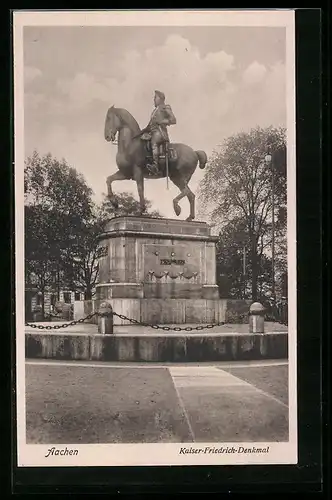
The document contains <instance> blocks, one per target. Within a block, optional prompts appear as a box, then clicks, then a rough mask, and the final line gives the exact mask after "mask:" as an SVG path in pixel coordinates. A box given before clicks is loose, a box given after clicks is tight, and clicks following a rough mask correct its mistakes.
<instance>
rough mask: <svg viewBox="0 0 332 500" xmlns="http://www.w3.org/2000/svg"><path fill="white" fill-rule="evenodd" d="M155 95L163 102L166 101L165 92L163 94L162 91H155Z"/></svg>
mask: <svg viewBox="0 0 332 500" xmlns="http://www.w3.org/2000/svg"><path fill="white" fill-rule="evenodd" d="M154 93H155V95H157V96H158V97H159V98H160V99H161V100H162V101H164V100H165V94H164V92H161V91H160V90H155V91H154Z"/></svg>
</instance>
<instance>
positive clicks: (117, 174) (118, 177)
mask: <svg viewBox="0 0 332 500" xmlns="http://www.w3.org/2000/svg"><path fill="white" fill-rule="evenodd" d="M125 179H126V177H125V176H124V174H123V173H122V172H120V170H118V171H117V172H115V174H112V175H109V176H108V177H107V179H106V184H107V197H108V199H109V200H110V202H111V203H112V205H113V207H114V208H118V207H119V204H118V201H117V199H116V197H115V196H114V193H113V190H112V182H114V181H123V180H125Z"/></svg>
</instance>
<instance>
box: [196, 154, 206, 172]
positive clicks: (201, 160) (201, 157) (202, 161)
mask: <svg viewBox="0 0 332 500" xmlns="http://www.w3.org/2000/svg"><path fill="white" fill-rule="evenodd" d="M195 153H196V154H197V156H198V161H199V165H198V166H199V168H201V169H203V168H204V167H205V165H206V163H207V156H206V153H205V151H195Z"/></svg>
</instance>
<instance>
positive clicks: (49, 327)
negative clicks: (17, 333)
mask: <svg viewBox="0 0 332 500" xmlns="http://www.w3.org/2000/svg"><path fill="white" fill-rule="evenodd" d="M109 315H113V316H117V317H118V318H120V319H122V320H125V321H129V322H130V323H132V324H134V325H140V326H147V327H149V328H153V329H154V330H163V331H165V332H169V331H174V332H192V331H201V330H210V329H211V328H215V327H217V326H224V325H226V324H227V322H225V321H219V322H218V323H211V324H207V325H198V326H185V327H181V326H173V327H171V326H161V325H154V324H151V323H144V322H142V321H138V320H137V319H133V318H128V317H127V316H125V315H124V314H118V313H116V312H115V311H112V312H111V313H98V312H94V313H91V314H88V315H87V316H86V317H85V318H81V319H78V320H75V321H70V322H69V323H63V324H61V325H47V326H44V325H38V324H33V323H25V325H26V326H29V327H30V328H36V329H38V330H59V329H61V328H67V327H68V326H75V325H78V324H81V323H84V322H85V321H87V320H88V319H92V318H93V317H94V316H100V317H105V316H109ZM248 316H249V314H248V313H246V314H242V315H240V316H239V319H243V318H247V317H248ZM265 320H266V321H273V322H275V323H279V324H281V325H287V322H286V321H280V320H277V319H276V318H272V317H269V316H267V317H266V318H265Z"/></svg>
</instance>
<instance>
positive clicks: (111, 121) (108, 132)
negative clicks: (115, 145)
mask: <svg viewBox="0 0 332 500" xmlns="http://www.w3.org/2000/svg"><path fill="white" fill-rule="evenodd" d="M120 126H121V121H120V118H119V117H118V116H117V114H116V112H115V108H114V106H111V107H110V108H109V109H108V111H107V114H106V120H105V139H106V141H108V142H109V141H112V142H113V141H115V136H116V134H117V132H118V131H119V129H120Z"/></svg>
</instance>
